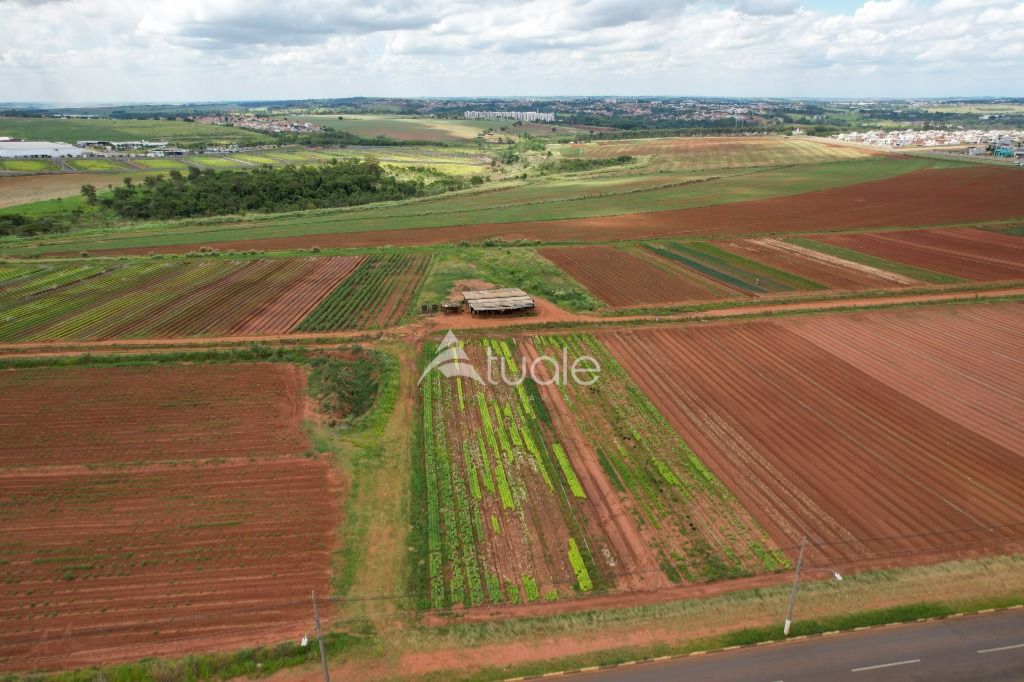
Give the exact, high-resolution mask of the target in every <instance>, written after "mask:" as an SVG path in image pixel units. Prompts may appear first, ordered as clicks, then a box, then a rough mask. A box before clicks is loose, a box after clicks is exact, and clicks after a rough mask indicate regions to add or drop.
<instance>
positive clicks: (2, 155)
mask: <svg viewBox="0 0 1024 682" xmlns="http://www.w3.org/2000/svg"><path fill="white" fill-rule="evenodd" d="M83 155H84V152H83V151H82V150H81V149H79V148H78V147H76V146H74V145H70V144H64V143H63V142H0V159H53V158H57V157H62V156H83Z"/></svg>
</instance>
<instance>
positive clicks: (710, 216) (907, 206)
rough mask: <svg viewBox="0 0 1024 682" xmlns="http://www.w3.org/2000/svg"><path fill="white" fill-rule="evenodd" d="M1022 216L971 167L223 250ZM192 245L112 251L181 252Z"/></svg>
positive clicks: (992, 179)
mask: <svg viewBox="0 0 1024 682" xmlns="http://www.w3.org/2000/svg"><path fill="white" fill-rule="evenodd" d="M1021 217H1024V173H1021V172H1019V171H1017V170H1015V169H1008V168H996V167H991V166H972V167H970V168H952V169H943V170H923V171H915V172H913V173H907V174H905V175H899V176H896V177H893V178H888V179H885V180H877V181H872V182H864V183H858V184H855V185H847V186H844V187H837V188H834V189H828V190H821V191H818V192H807V193H804V194H796V195H790V196H781V197H773V198H770V199H758V200H755V201H744V202H739V203H733V204H721V205H718V206H706V207H702V208H690V209H681V210H674V211H658V212H652V213H631V214H624V215H618V216H605V217H597V218H574V219H568V220H546V221H534V222H521V223H496V224H495V223H492V224H483V225H460V226H456V227H431V228H422V229H409V230H376V231H372V232H351V233H344V234H339V233H327V234H316V235H299V236H294V237H273V238H268V239H251V240H236V241H225V242H218V243H214V244H207V246H212V247H215V248H218V249H242V250H244V249H253V248H255V249H291V248H309V247H312V246H314V245H319V246H321V247H325V248H327V247H330V248H336V247H368V246H387V245H395V246H410V245H429V244H444V243H457V242H460V241H462V240H471V241H482V240H484V239H487V238H489V237H501V238H503V239H509V240H512V239H536V240H543V241H549V242H550V241H605V240H615V239H647V238H652V237H673V236H686V235H691V236H696V235H701V236H714V235H744V234H758V233H768V232H773V233H800V232H815V231H822V230H841V229H851V228H865V227H900V226H905V227H917V226H923V225H950V224H959V223H966V222H973V221H989V220H1008V219H1014V218H1021ZM192 248H193V245H191V244H181V245H173V246H163V247H139V248H133V249H116V250H111V251H108V252H107V253H149V252H154V251H155V252H161V253H178V252H185V251H189V250H191V249H192Z"/></svg>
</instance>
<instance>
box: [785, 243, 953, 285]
mask: <svg viewBox="0 0 1024 682" xmlns="http://www.w3.org/2000/svg"><path fill="white" fill-rule="evenodd" d="M786 241H788V242H789V243H791V244H796V245H797V246H802V247H804V248H807V249H814V250H815V251H818V252H820V253H824V254H828V255H830V256H836V257H837V258H844V259H846V260H848V261H853V262H854V263H860V264H861V265H870V266H871V267H873V268H878V269H879V270H888V271H889V272H895V273H896V274H899V275H904V276H905V277H910V278H912V279H916V280H918V281H920V282H929V283H931V284H957V283H959V282H966V281H967V280H965V279H963V278H962V277H955V276H953V275H945V274H942V273H939V272H932V271H931V270H924V269H922V268H915V267H914V266H912V265H904V264H903V263H897V262H895V261H891V260H886V259H884V258H878V257H877V256H871V255H869V254H866V253H861V252H860V251H854V250H852V249H844V248H843V247H841V246H833V245H832V244H825V243H824V242H819V241H816V240H814V239H808V238H806V237H790V238H788V239H786Z"/></svg>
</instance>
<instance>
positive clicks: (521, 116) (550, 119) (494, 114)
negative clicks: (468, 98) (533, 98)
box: [464, 111, 555, 123]
mask: <svg viewBox="0 0 1024 682" xmlns="http://www.w3.org/2000/svg"><path fill="white" fill-rule="evenodd" d="M464 116H465V118H468V119H492V118H494V119H501V118H505V119H510V120H513V121H522V122H523V123H554V122H555V115H554V114H548V113H543V112H540V111H467V112H465V114H464Z"/></svg>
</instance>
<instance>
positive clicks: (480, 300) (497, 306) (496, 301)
mask: <svg viewBox="0 0 1024 682" xmlns="http://www.w3.org/2000/svg"><path fill="white" fill-rule="evenodd" d="M462 296H463V299H464V300H465V301H466V303H468V304H469V309H470V310H472V311H473V312H475V313H480V312H500V311H503V310H526V309H529V308H532V307H533V305H534V304H533V298H532V297H531V296H530V295H529V294H527V293H526V292H525V291H523V290H522V289H485V290H483V291H466V292H464V293H463V294H462Z"/></svg>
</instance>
